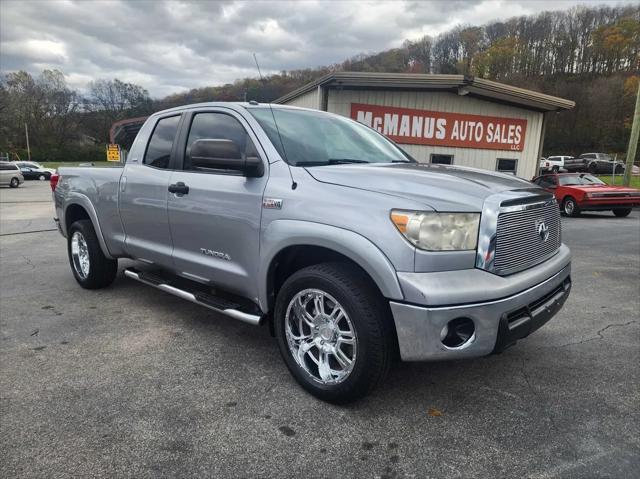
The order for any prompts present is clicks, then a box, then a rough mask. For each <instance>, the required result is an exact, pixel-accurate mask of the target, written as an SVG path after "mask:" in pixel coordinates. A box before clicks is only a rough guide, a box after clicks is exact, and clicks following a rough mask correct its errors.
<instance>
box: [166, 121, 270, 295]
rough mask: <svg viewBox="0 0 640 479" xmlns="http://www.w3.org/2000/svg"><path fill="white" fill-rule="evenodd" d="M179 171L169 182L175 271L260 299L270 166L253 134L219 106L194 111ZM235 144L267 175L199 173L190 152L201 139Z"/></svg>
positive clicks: (185, 132) (185, 133) (182, 146)
mask: <svg viewBox="0 0 640 479" xmlns="http://www.w3.org/2000/svg"><path fill="white" fill-rule="evenodd" d="M184 125H185V127H184V128H182V131H183V135H182V139H181V143H180V147H179V151H178V153H177V154H178V158H179V160H178V166H179V167H178V169H177V170H176V171H174V172H172V175H171V178H170V181H169V183H170V184H171V185H179V184H180V183H182V184H183V185H181V188H183V189H182V191H180V192H175V193H169V200H168V213H169V225H170V229H171V237H172V238H173V263H174V265H175V268H176V270H177V271H178V272H179V273H180V274H181V275H182V276H185V277H187V278H190V279H194V280H196V281H199V282H202V283H210V284H213V285H215V284H220V285H224V288H225V289H227V290H230V291H232V292H234V293H236V294H239V295H242V296H245V297H248V298H256V297H257V295H258V292H257V286H256V285H257V281H256V280H255V278H256V274H257V272H258V265H259V254H260V251H259V247H260V241H259V240H260V220H261V216H262V196H263V192H264V189H265V186H266V183H267V178H268V162H267V161H265V159H266V155H265V154H264V152H262V150H257V149H256V145H259V144H258V142H257V139H256V138H255V136H254V134H253V131H252V130H251V128H250V127H249V125H248V124H247V123H246V121H245V120H244V119H243V118H242V117H241V116H240V115H238V114H237V113H236V112H234V111H232V110H229V109H224V108H219V109H205V110H199V111H192V112H189V113H188V114H187V116H186V117H185V120H184ZM203 139H216V140H231V141H233V143H234V144H235V145H236V146H237V148H238V150H239V151H240V152H243V154H245V155H246V154H247V152H249V151H250V154H251V155H257V156H259V157H261V161H262V162H263V164H264V174H263V175H262V176H261V177H245V176H243V174H241V173H239V172H233V171H225V170H216V169H209V170H206V169H199V168H197V167H195V166H193V164H192V161H191V157H190V152H191V147H192V146H193V144H194V142H195V141H197V140H203Z"/></svg>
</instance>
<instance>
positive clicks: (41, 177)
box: [38, 175, 47, 181]
mask: <svg viewBox="0 0 640 479" xmlns="http://www.w3.org/2000/svg"><path fill="white" fill-rule="evenodd" d="M38 179H39V180H40V181H44V180H46V179H47V177H46V176H44V175H40V176H38Z"/></svg>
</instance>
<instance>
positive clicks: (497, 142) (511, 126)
mask: <svg viewBox="0 0 640 479" xmlns="http://www.w3.org/2000/svg"><path fill="white" fill-rule="evenodd" d="M351 118H353V119H354V120H357V121H359V122H360V123H363V124H365V125H367V126H369V127H371V128H373V129H375V130H377V131H379V132H380V133H382V134H383V135H386V136H388V137H389V138H391V139H392V140H393V141H395V142H397V143H401V144H408V145H432V146H454V147H459V148H479V149H488V150H511V151H522V149H523V147H524V135H525V131H526V129H527V120H522V119H520V118H500V117H495V116H484V115H467V114H463V113H445V112H441V111H426V110H412V109H409V108H395V107H390V106H379V105H363V104H360V103H352V104H351Z"/></svg>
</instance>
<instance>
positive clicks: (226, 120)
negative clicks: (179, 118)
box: [183, 113, 255, 170]
mask: <svg viewBox="0 0 640 479" xmlns="http://www.w3.org/2000/svg"><path fill="white" fill-rule="evenodd" d="M203 139H214V140H231V141H233V142H234V143H235V144H236V146H237V147H238V150H240V151H241V152H242V153H243V154H246V153H248V152H253V154H255V147H254V146H253V143H252V141H251V138H249V135H248V134H247V131H246V130H245V129H244V127H243V126H242V125H241V124H240V122H239V121H238V120H236V119H235V118H233V117H232V116H231V115H226V114H224V113H198V114H196V115H195V116H194V117H193V121H192V122H191V128H190V129H189V137H188V138H187V147H186V150H185V155H184V167H183V169H185V170H191V169H193V168H192V167H191V146H192V145H193V143H194V142H195V141H196V140H203Z"/></svg>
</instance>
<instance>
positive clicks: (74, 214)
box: [64, 204, 91, 232]
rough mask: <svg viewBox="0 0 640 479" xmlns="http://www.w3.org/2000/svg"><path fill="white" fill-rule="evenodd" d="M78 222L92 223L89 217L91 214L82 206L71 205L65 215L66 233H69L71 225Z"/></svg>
mask: <svg viewBox="0 0 640 479" xmlns="http://www.w3.org/2000/svg"><path fill="white" fill-rule="evenodd" d="M78 220H89V221H91V217H90V216H89V213H87V210H85V209H84V208H83V207H82V206H80V205H75V204H74V205H70V206H69V207H68V208H67V210H66V211H65V213H64V226H65V231H67V232H68V231H69V228H70V227H71V225H72V224H73V223H75V222H76V221H78Z"/></svg>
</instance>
